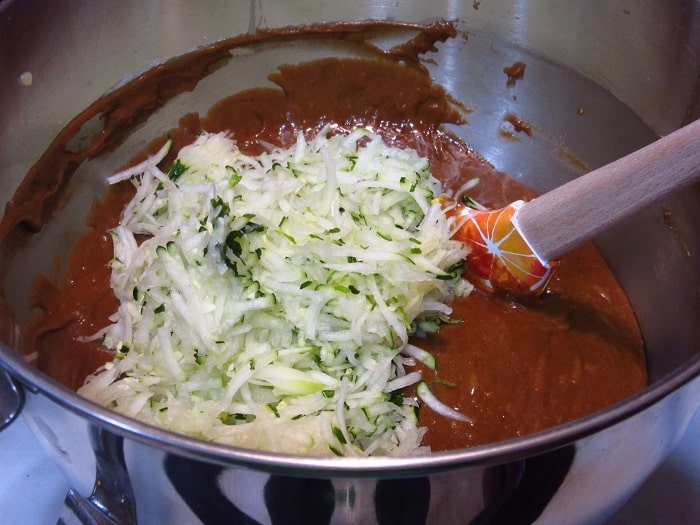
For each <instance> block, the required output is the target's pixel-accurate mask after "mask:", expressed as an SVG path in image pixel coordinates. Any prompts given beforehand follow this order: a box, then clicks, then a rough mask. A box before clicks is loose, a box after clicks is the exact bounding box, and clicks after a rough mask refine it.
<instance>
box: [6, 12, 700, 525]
mask: <svg viewBox="0 0 700 525" xmlns="http://www.w3.org/2000/svg"><path fill="white" fill-rule="evenodd" d="M436 17H442V18H447V19H455V20H457V21H458V22H457V27H458V29H459V30H460V31H461V36H460V37H458V38H456V39H453V40H452V41H449V42H447V43H445V44H444V45H441V46H440V49H439V52H438V53H436V54H435V55H434V56H431V57H430V58H431V60H429V61H427V62H426V65H427V66H428V67H429V68H430V70H431V74H432V75H433V76H434V77H435V79H436V80H437V81H438V82H440V83H441V84H443V85H444V86H445V87H446V88H447V89H448V90H449V91H450V92H451V93H452V94H453V95H454V96H455V97H456V98H457V99H459V100H461V101H463V102H464V103H465V104H466V105H468V106H470V107H472V108H473V109H474V111H473V113H471V115H470V117H469V124H468V125H465V126H463V127H461V128H458V129H455V130H454V131H455V132H456V133H458V134H459V135H460V136H462V137H463V138H465V139H466V140H467V141H468V142H470V143H471V144H472V145H473V146H474V147H475V149H477V151H480V152H481V153H482V154H483V155H484V156H485V157H486V158H487V159H488V160H490V161H491V162H492V163H493V164H495V165H496V167H498V168H500V169H503V170H505V171H508V172H510V173H511V174H513V175H514V176H516V177H518V178H520V179H522V180H523V181H524V182H526V183H528V184H530V185H532V186H534V187H535V188H537V189H539V190H547V189H549V188H551V187H553V186H555V185H557V184H560V183H562V182H564V181H565V180H566V179H568V178H571V177H574V176H576V175H578V174H580V173H581V163H580V162H573V161H572V159H575V158H576V159H580V160H582V161H583V162H584V163H585V164H586V165H588V166H590V167H597V166H599V165H602V164H604V163H606V162H608V161H611V160H614V159H615V158H618V157H620V156H622V155H623V154H625V153H628V152H630V151H632V150H634V149H636V148H638V147H640V146H642V145H644V144H646V143H648V142H650V141H651V140H653V138H654V137H655V136H656V134H664V133H667V132H669V131H670V130H673V129H676V128H678V127H679V126H681V125H682V124H683V123H686V122H689V121H691V120H694V119H696V118H698V116H699V115H700V104H699V101H700V2H697V1H693V0H686V1H683V0H677V1H671V2H668V1H663V0H658V1H653V0H644V1H639V2H634V3H629V2H622V1H619V2H618V1H603V0H599V1H592V2H585V3H584V2H577V1H575V0H540V1H538V2H528V1H513V2H505V1H503V2H496V1H488V0H482V1H481V2H476V1H475V2H473V1H471V0H467V1H456V0H452V1H450V0H444V1H441V0H437V1H434V2H424V1H422V0H413V1H402V2H379V1H372V0H361V1H355V2H347V1H338V2H335V1H304V0H286V1H285V0H279V1H273V0H250V2H247V1H242V0H239V1H235V0H234V1H223V0H221V1H201V2H185V1H173V0H168V1H164V0H163V1H155V0H152V1H148V2H138V1H130V2H125V1H122V2H118V3H117V2H89V1H79V0H74V1H64V2H60V3H59V2H42V1H41V0H16V1H13V0H4V1H2V2H1V3H0V68H1V72H2V74H1V75H0V151H2V154H1V155H0V188H2V191H1V192H0V204H5V203H6V202H7V201H8V200H9V198H10V197H11V195H12V193H13V192H14V190H15V188H16V187H17V186H18V184H19V182H20V181H21V180H22V178H23V177H24V175H25V174H26V173H27V171H28V169H29V167H30V166H31V165H32V164H33V163H34V162H35V161H36V160H37V159H38V157H39V155H40V154H41V153H42V151H44V150H45V149H46V148H47V147H48V145H49V144H50V143H51V140H52V139H53V137H54V136H55V135H56V134H57V133H58V132H59V131H60V129H61V128H62V127H63V126H64V125H65V124H66V123H67V122H69V121H70V119H71V118H72V117H74V116H75V115H76V114H78V113H79V112H80V111H81V110H82V109H84V108H85V107H86V106H87V105H88V104H89V103H91V102H92V101H94V100H96V99H97V98H98V97H100V96H101V95H102V94H104V93H105V92H107V91H108V90H110V89H111V88H113V87H114V86H115V85H117V84H119V83H120V82H122V81H123V79H125V78H131V77H133V76H134V75H135V74H136V73H138V72H141V71H144V70H146V69H148V68H149V67H151V66H152V65H154V64H156V63H159V62H162V61H165V60H167V59H169V58H171V57H174V56H178V55H181V54H183V53H186V52H188V51H190V50H192V49H194V48H196V47H199V46H205V45H207V44H210V43H212V42H215V41H218V40H221V39H224V38H227V37H230V36H234V35H238V34H242V33H245V32H248V31H251V30H255V28H256V27H282V26H287V25H298V24H306V23H309V22H319V21H340V20H355V19H369V18H371V19H393V20H401V21H408V22H424V21H428V20H433V19H435V18H436ZM335 52H338V51H337V49H335V48H333V46H330V47H329V46H324V45H323V44H318V46H309V45H301V46H296V45H285V46H276V47H274V48H270V49H260V50H256V51H255V52H250V53H249V52H246V53H240V55H239V56H237V57H236V58H235V59H234V60H233V61H232V62H231V64H230V65H229V66H227V67H226V68H224V69H223V70H222V72H221V73H217V74H216V75H213V76H211V77H209V78H208V79H206V80H205V81H203V82H202V83H200V86H198V88H197V89H196V90H195V91H194V92H193V93H192V94H189V95H183V96H180V97H177V98H176V99H174V100H172V101H171V102H170V103H169V104H168V105H167V106H166V107H165V108H164V109H163V110H161V111H160V112H158V113H157V114H155V115H154V116H153V117H152V118H151V119H150V120H149V121H148V122H147V123H146V124H144V125H143V126H142V127H141V128H139V129H138V130H136V131H135V132H134V134H133V136H132V137H131V138H130V139H129V140H127V141H126V143H125V144H124V145H123V147H121V148H119V149H117V150H116V151H115V152H114V153H112V154H111V155H110V156H108V157H107V158H105V159H101V160H99V159H98V160H96V161H91V162H90V163H86V166H85V167H84V169H82V168H81V170H82V171H79V173H78V174H76V177H75V183H74V184H72V185H71V188H69V191H70V195H71V199H70V200H69V201H68V204H67V205H66V206H65V207H64V208H63V209H62V210H61V212H60V213H59V214H58V215H57V217H56V220H55V221H53V222H52V224H51V226H50V227H48V228H46V229H45V231H42V232H41V233H40V234H38V235H37V239H38V240H37V241H36V242H33V243H30V247H29V248H28V249H27V250H23V251H22V254H21V255H14V254H11V253H3V254H2V255H1V257H2V259H1V260H2V266H1V267H0V268H1V269H0V281H2V283H3V286H4V288H3V293H4V296H5V300H6V302H7V305H6V309H5V310H0V312H1V313H2V322H0V330H8V329H9V330H10V331H11V329H12V326H13V324H12V322H13V319H12V315H14V318H15V319H14V320H16V321H19V322H21V321H22V320H24V319H26V318H27V316H28V315H29V311H28V306H27V304H28V302H27V297H28V290H29V288H30V286H31V282H32V279H33V278H34V277H35V276H36V275H37V274H39V273H41V272H43V271H46V270H48V269H49V268H50V267H51V265H52V264H53V262H54V259H55V257H56V256H59V255H60V254H61V253H63V252H64V249H65V246H66V245H67V244H68V242H69V241H70V240H71V239H74V238H75V237H76V236H77V235H78V234H79V233H80V230H81V228H82V224H83V218H84V215H85V212H86V203H88V202H89V201H90V200H91V199H92V197H93V196H94V195H96V194H97V193H99V191H100V190H101V189H102V187H103V186H102V183H101V182H99V181H100V179H97V178H96V177H95V176H92V177H91V176H90V175H91V174H94V173H96V172H102V171H103V170H105V169H110V168H111V167H114V166H117V165H119V163H120V162H122V161H123V160H125V159H126V157H128V156H129V154H130V153H131V152H132V151H134V148H135V147H137V146H138V145H142V144H143V143H144V141H145V140H147V139H148V138H150V137H153V136H155V135H158V134H159V133H161V132H162V131H164V130H165V129H167V128H169V127H171V126H172V125H173V124H174V123H175V122H176V119H177V118H178V117H179V116H180V115H182V114H184V113H185V112H187V111H190V110H192V109H197V110H205V109H206V108H207V107H208V106H209V105H210V104H211V103H212V102H213V101H215V100H218V99H219V98H221V97H222V96H223V95H225V94H227V93H229V92H230V91H231V90H238V89H241V88H243V87H246V86H247V85H258V84H260V83H261V82H264V79H265V77H266V75H267V74H268V73H269V72H270V71H271V70H272V69H274V67H275V66H276V65H277V64H279V63H282V62H298V61H302V60H308V59H309V58H311V57H313V56H314V55H321V56H322V55H323V54H328V53H335ZM517 60H522V61H524V62H526V63H527V70H526V77H525V79H523V80H522V81H520V82H519V83H518V84H517V86H516V87H514V88H507V87H505V80H506V79H505V76H504V75H503V72H502V70H503V67H505V66H507V65H510V64H512V63H513V62H515V61H517ZM507 112H514V113H516V114H518V115H519V116H521V117H522V118H524V119H525V120H527V121H528V122H530V123H532V124H533V125H534V126H535V129H536V132H535V134H534V136H533V137H532V138H525V139H523V140H507V139H505V138H503V137H502V136H501V135H500V134H499V130H500V128H501V126H502V125H503V116H504V114H505V113H507ZM94 131H95V130H88V129H86V130H85V131H84V133H85V134H89V133H92V132H94ZM698 147H700V145H699V146H698ZM572 153H575V156H574V155H573V154H572ZM697 209H700V188H698V187H697V186H695V187H693V188H691V189H689V190H687V191H684V192H683V194H681V195H675V196H672V197H671V198H668V199H666V200H665V201H664V202H662V203H659V204H658V205H655V206H651V207H650V208H649V209H648V210H645V211H644V212H642V213H640V214H639V215H638V216H636V217H635V218H634V219H633V220H630V221H629V222H627V223H625V224H623V225H621V226H620V227H618V228H616V229H615V230H614V231H611V232H609V233H607V234H605V235H604V236H602V237H601V238H600V239H599V241H598V242H599V245H600V247H601V248H602V249H603V251H604V253H605V255H606V257H607V258H608V260H609V262H610V264H611V266H612V268H613V270H614V271H615V272H616V274H617V275H618V278H619V279H620V281H621V283H622V284H623V286H624V288H625V289H626V291H627V293H628V296H629V298H630V300H631V302H632V304H633V307H634V309H635V312H636V314H637V316H638V319H639V322H640V325H641V327H642V331H643V334H644V337H645V341H646V345H647V352H648V363H649V370H650V376H651V384H650V385H649V387H648V388H646V389H645V390H644V391H642V392H641V393H639V394H638V395H635V396H633V397H632V398H630V399H628V400H626V401H624V402H622V403H620V404H617V405H615V406H612V407H610V408H608V409H606V410H603V411H601V412H598V413H596V414H593V415H591V416H589V417H586V418H583V419H580V420H577V421H574V422H572V423H569V424H566V425H562V426H559V427H556V428H553V429H550V430H547V431H544V432H540V433H538V434H534V435H531V436H526V437H523V438H520V439H516V440H512V441H508V442H502V443H494V444H491V445H487V446H481V447H475V448H472V449H464V450H456V451H452V452H447V453H440V454H433V455H430V456H426V457H412V458H401V459H392V458H374V459H314V458H305V457H292V456H281V455H273V454H268V453H263V452H255V451H250V450H239V449H235V448H228V447H223V446H218V445H214V444H210V443H204V442H200V441H197V440H195V439H191V438H187V437H183V436H177V435H173V434H171V433H168V432H164V431H162V430H158V429H153V428H150V427H147V426H145V425H143V424H140V423H138V422H136V421H133V420H130V419H127V418H124V417H121V416H119V415H117V414H114V413H111V412H109V411H106V410H104V409H102V408H101V407H97V406H95V405H93V404H91V403H89V402H87V401H85V400H83V399H81V398H79V397H78V396H76V395H75V394H74V393H73V392H70V391H68V390H67V389H65V388H63V387H61V386H60V385H58V384H57V383H56V382H55V381H53V380H52V379H51V378H49V377H46V376H45V375H43V374H41V373H39V372H38V371H37V370H35V369H33V368H32V367H30V366H28V365H27V364H25V363H24V362H23V360H22V359H21V358H20V357H19V356H18V355H17V354H16V353H15V352H14V351H13V350H12V349H11V348H9V347H7V346H2V348H0V365H1V368H0V415H2V418H3V423H2V426H4V425H6V424H8V423H9V422H10V421H11V420H12V419H13V418H14V417H15V416H16V415H17V414H18V413H20V411H21V412H22V415H23V417H25V419H26V421H27V423H28V424H29V425H30V426H31V428H32V429H33V430H34V431H35V433H36V435H37V436H38V437H39V439H40V440H41V441H42V443H44V444H45V446H46V448H47V450H48V451H49V452H50V453H51V454H52V456H53V457H54V458H55V460H56V461H57V462H58V463H59V464H60V465H61V466H62V467H63V468H64V470H65V473H66V476H67V477H68V479H69V480H70V483H71V484H72V486H73V487H74V490H72V491H71V493H69V495H68V497H67V500H66V501H67V504H68V506H69V507H71V508H72V509H73V512H74V513H75V515H76V516H79V518H80V520H81V521H82V522H83V523H124V524H130V523H136V522H137V521H138V522H139V523H148V524H151V523H219V522H227V523H246V524H252V523H274V524H277V523H306V524H315V523H319V524H320V523H367V524H371V523H378V524H387V523H402V524H412V523H444V524H448V523H484V524H485V523H509V524H511V523H531V522H535V521H537V522H538V523H559V524H561V523H597V522H600V521H602V520H604V519H605V518H606V516H609V515H610V514H611V513H612V512H613V511H614V510H615V509H616V508H617V507H618V506H619V505H620V504H621V503H622V502H623V501H624V500H625V498H626V497H628V496H629V495H630V494H632V493H633V492H634V490H635V489H636V488H637V487H638V486H639V485H640V484H641V482H642V481H643V480H644V478H645V477H646V476H647V475H648V474H649V473H650V472H652V471H653V469H654V468H655V467H656V466H657V465H658V464H659V463H660V462H661V461H662V460H663V459H664V457H665V456H666V455H667V454H668V452H669V451H670V450H671V448H672V447H673V446H674V444H675V443H676V441H677V439H678V437H679V436H680V435H681V434H682V432H683V431H684V429H685V428H686V426H687V424H688V422H689V421H690V419H691V417H692V416H693V414H694V413H695V411H696V410H697V408H698V406H699V405H700V379H699V378H698V376H699V375H700V323H699V322H698V320H699V319H700V271H698V261H697V257H698V254H699V253H700V221H698V218H697V216H696V214H695V210H697ZM664 212H666V217H667V218H668V217H669V216H670V217H672V221H673V222H672V223H671V222H669V221H668V220H666V221H664ZM9 335H11V334H6V335H5V338H6V339H7V338H8V337H9Z"/></svg>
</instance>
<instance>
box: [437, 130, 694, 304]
mask: <svg viewBox="0 0 700 525" xmlns="http://www.w3.org/2000/svg"><path fill="white" fill-rule="evenodd" d="M698 179H700V120H696V121H695V122H693V123H692V124H688V125H687V126H685V127H683V128H681V129H679V130H677V131H674V132H673V133H671V134H669V135H667V136H665V137H663V138H661V139H659V140H657V141H656V142H653V143H652V144H650V145H649V146H646V147H644V148H642V149H640V150H638V151H635V152H634V153H631V154H629V155H627V156H626V157H623V158H621V159H619V160H617V161H615V162H612V163H611V164H608V165H606V166H603V167H602V168H599V169H596V170H593V171H591V172H589V173H587V174H586V175H583V176H581V177H579V178H577V179H574V180H572V181H571V182H568V183H566V184H564V185H562V186H560V187H558V188H556V189H554V190H552V191H550V192H548V193H545V194H544V195H542V196H540V197H537V198H535V199H533V200H531V201H529V202H523V201H517V202H514V203H512V204H510V205H508V206H507V207H505V208H502V209H498V210H478V209H473V208H470V207H468V206H466V205H462V204H461V203H460V204H457V205H456V206H455V208H453V209H452V210H450V212H449V213H452V214H454V215H455V216H456V217H457V225H458V227H459V229H458V231H457V232H456V233H455V235H454V238H456V239H458V240H460V241H462V242H465V243H466V244H467V245H469V246H470V247H471V253H470V254H469V255H468V256H467V277H468V278H469V279H470V280H471V281H472V282H473V283H474V284H475V285H476V286H477V287H479V288H481V289H483V290H486V291H489V292H504V293H507V294H510V295H513V296H516V297H527V296H533V295H537V294H539V293H541V292H542V291H543V290H544V289H545V288H546V286H547V284H548V283H549V280H550V278H551V276H552V273H553V272H554V270H555V269H556V266H557V264H558V263H557V260H558V259H559V258H560V257H561V256H562V255H564V254H565V253H566V252H568V251H569V250H571V249H572V248H575V247H576V246H578V245H580V244H582V243H583V242H585V241H588V240H590V239H592V238H593V237H594V236H595V235H597V234H598V233H600V232H602V231H604V230H605V229H607V228H609V227H611V226H612V225H614V224H616V223H618V222H619V221H621V220H623V219H625V218H627V217H629V216H630V215H632V214H633V213H635V212H636V211H638V210H641V209H643V208H644V207H645V206H647V205H649V204H651V203H652V202H654V201H656V200H658V199H660V198H662V197H663V196H665V195H667V194H669V193H671V192H673V191H675V190H678V189H680V188H682V187H683V186H687V185H689V184H691V183H692V182H693V181H695V180H698Z"/></svg>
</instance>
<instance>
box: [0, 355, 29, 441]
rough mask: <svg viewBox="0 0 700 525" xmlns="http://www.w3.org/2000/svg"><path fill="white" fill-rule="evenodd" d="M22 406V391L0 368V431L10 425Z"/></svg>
mask: <svg viewBox="0 0 700 525" xmlns="http://www.w3.org/2000/svg"><path fill="white" fill-rule="evenodd" d="M23 406H24V390H23V389H22V386H21V385H20V384H19V383H18V382H17V381H15V380H14V379H12V376H10V374H9V373H8V372H7V371H6V370H4V369H2V368H0V431H2V430H3V429H5V427H7V426H8V425H9V424H10V423H12V422H13V421H14V420H15V419H17V416H18V415H19V413H20V412H21V411H22V407H23Z"/></svg>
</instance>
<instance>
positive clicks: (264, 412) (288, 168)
mask: <svg viewBox="0 0 700 525" xmlns="http://www.w3.org/2000/svg"><path fill="white" fill-rule="evenodd" d="M170 146H171V144H170V141H168V143H166V145H165V146H164V147H163V148H162V149H161V151H160V152H158V153H157V154H156V155H155V156H153V157H151V158H149V159H147V160H146V161H144V162H143V163H141V164H139V165H137V166H134V167H133V168H130V169H128V170H125V171H123V172H121V173H117V174H116V175H114V176H112V177H110V179H109V181H110V182H111V183H116V182H119V181H122V180H131V181H132V182H133V184H134V185H135V188H136V193H135V196H134V197H133V199H132V200H131V202H130V203H129V204H128V205H127V207H126V208H125V210H124V212H123V216H122V219H121V222H120V225H119V226H118V227H117V228H115V229H114V230H113V232H112V236H113V240H114V259H113V260H112V263H111V269H112V277H111V286H112V289H113V291H114V293H115V295H116V297H117V299H118V300H119V303H120V306H119V309H118V311H117V312H116V313H115V314H114V315H113V317H112V318H111V322H112V324H110V325H109V326H107V327H105V328H104V329H103V330H101V331H100V332H99V333H98V334H96V335H95V336H94V337H95V339H101V340H102V344H103V345H104V346H106V347H107V348H110V349H112V350H113V351H114V352H115V354H114V359H113V361H111V362H110V363H107V364H106V365H105V366H104V367H103V368H101V369H100V370H98V371H96V373H95V374H94V375H92V376H90V377H89V378H88V379H87V381H86V383H85V385H84V386H83V387H82V388H81V389H80V391H79V392H80V393H81V394H82V395H84V396H86V397H88V398H90V399H93V400H95V401H97V402H99V403H101V404H103V405H106V406H108V407H111V408H113V409H115V410H117V411H119V412H121V413H123V414H126V415H129V416H132V417H135V418H138V419H140V420H143V421H145V422H148V423H151V424H154V425H157V426H160V427H163V428H166V429H170V430H173V431H176V432H180V433H185V434H189V435H193V436H196V437H199V438H202V439H206V440H211V441H216V442H220V443H227V444H231V445H236V446H242V447H248V448H255V449H264V450H270V451H276V452H285V453H294V454H308V455H322V456H327V455H340V456H363V455H407V454H413V453H420V452H425V451H426V448H425V447H422V446H421V439H422V437H423V435H424V433H425V429H424V428H420V427H419V426H418V422H417V416H416V413H415V403H412V402H411V400H408V399H406V400H404V399H403V397H402V395H401V394H400V392H401V389H403V388H405V387H407V386H411V385H415V384H418V383H419V382H420V381H421V374H420V373H419V372H417V371H415V370H414V371H410V370H406V367H409V368H410V366H409V365H411V364H412V363H414V362H415V361H416V360H420V361H423V362H425V363H428V364H429V366H430V365H431V364H432V366H434V359H432V356H430V355H429V354H428V353H427V352H425V351H424V350H421V349H420V348H418V347H416V346H414V345H413V344H411V345H409V343H408V339H409V336H410V335H411V334H413V333H415V332H416V331H423V332H425V333H430V332H431V331H435V330H436V329H437V326H438V325H439V324H440V322H441V321H443V320H444V319H446V318H447V316H448V315H449V314H450V313H451V309H450V307H449V306H448V303H449V301H450V300H451V299H452V298H453V297H455V296H461V295H466V294H468V293H469V292H470V290H471V286H470V285H469V284H468V283H467V282H466V281H465V280H463V279H462V278H461V270H462V268H461V265H462V262H463V261H464V258H465V256H466V249H465V247H464V246H463V245H462V244H461V243H459V242H457V241H454V240H451V235H452V233H453V229H454V224H453V223H452V219H450V218H447V217H446V215H445V213H444V210H443V209H442V207H441V205H440V202H439V200H438V199H437V198H436V197H438V196H439V195H440V194H441V186H440V183H439V181H437V179H435V178H434V177H433V176H432V175H431V174H430V169H429V163H428V161H427V160H426V159H424V158H421V157H420V156H418V154H417V153H416V152H415V151H413V150H410V149H400V148H396V147H390V146H388V145H387V144H386V143H384V142H383V140H382V139H381V138H380V137H379V136H378V135H376V134H373V133H371V132H370V131H369V130H367V129H363V128H359V129H356V130H355V131H353V132H351V133H347V134H334V133H331V130H330V129H324V130H322V131H321V132H320V133H319V134H318V135H317V136H315V137H314V138H312V139H311V140H308V141H307V140H306V139H305V138H304V136H303V135H302V134H299V136H298V139H297V141H296V144H294V145H293V146H292V147H291V148H288V149H283V148H271V149H270V150H269V151H268V152H266V153H264V154H262V155H259V156H249V155H246V154H244V153H243V152H241V151H240V150H239V149H238V148H237V147H236V144H235V141H234V140H233V139H232V138H231V137H230V136H229V135H228V134H226V133H218V134H202V135H201V136H199V137H198V138H197V140H196V141H195V142H194V143H192V144H191V145H189V146H186V147H184V148H183V149H182V150H180V152H179V154H178V157H177V159H176V160H175V162H173V164H172V165H171V166H170V168H169V169H168V170H167V171H161V170H160V169H159V167H158V165H159V163H161V161H162V160H163V159H164V158H165V156H166V155H167V153H168V150H169V148H170ZM414 343H415V341H414ZM404 350H405V353H404Z"/></svg>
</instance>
